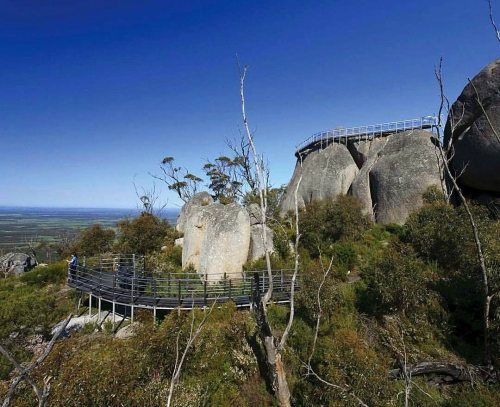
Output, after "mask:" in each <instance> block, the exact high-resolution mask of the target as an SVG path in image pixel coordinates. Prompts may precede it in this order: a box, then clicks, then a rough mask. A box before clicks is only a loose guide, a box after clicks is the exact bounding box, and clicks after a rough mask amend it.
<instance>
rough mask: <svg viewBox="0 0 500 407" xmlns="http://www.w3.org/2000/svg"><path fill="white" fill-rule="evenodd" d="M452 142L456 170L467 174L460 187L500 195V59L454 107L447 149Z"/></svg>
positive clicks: (477, 77)
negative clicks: (498, 193) (499, 193)
mask: <svg viewBox="0 0 500 407" xmlns="http://www.w3.org/2000/svg"><path fill="white" fill-rule="evenodd" d="M479 101H480V103H479ZM450 141H451V142H452V144H453V147H454V154H455V155H454V156H453V159H452V166H453V169H454V170H455V172H456V173H461V172H462V171H463V173H462V175H461V176H460V178H459V180H458V181H459V183H460V184H461V185H462V186H466V187H469V188H473V189H475V190H479V191H489V192H500V59H497V60H495V61H493V62H492V63H490V64H489V65H488V66H486V67H485V68H484V69H483V70H482V71H481V72H479V73H478V74H477V75H476V76H475V77H474V78H473V79H472V81H471V82H470V83H468V84H467V85H466V86H465V88H464V90H463V91H462V93H461V94H460V96H459V97H458V99H457V100H456V102H455V103H453V106H452V108H451V110H450V114H449V115H448V121H447V123H446V128H445V138H444V144H445V146H447V145H448V143H450Z"/></svg>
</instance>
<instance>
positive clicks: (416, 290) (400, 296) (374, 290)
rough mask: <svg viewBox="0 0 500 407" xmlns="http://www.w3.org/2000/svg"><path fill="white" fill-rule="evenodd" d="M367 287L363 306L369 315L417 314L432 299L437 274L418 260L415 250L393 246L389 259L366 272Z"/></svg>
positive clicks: (390, 248) (386, 255)
mask: <svg viewBox="0 0 500 407" xmlns="http://www.w3.org/2000/svg"><path fill="white" fill-rule="evenodd" d="M362 276H363V281H364V283H365V284H366V289H365V291H364V293H363V294H364V297H361V304H362V307H363V309H364V311H365V312H368V313H370V314H372V315H384V314H390V313H395V312H399V311H402V312H404V313H405V314H408V313H413V312H415V311H416V310H418V308H420V307H422V305H424V304H425V303H426V301H427V299H428V298H429V296H430V295H432V292H431V290H430V288H429V287H430V285H431V283H432V281H434V280H435V278H436V273H435V271H434V270H433V269H432V268H431V267H429V266H427V265H426V264H425V263H424V262H422V260H420V259H418V258H417V257H416V256H415V253H414V252H413V250H412V249H411V247H409V246H407V245H404V244H392V245H391V246H389V247H388V248H387V250H386V252H385V256H384V257H383V258H381V259H380V260H378V261H377V262H376V263H374V264H371V265H369V266H367V267H366V268H365V269H364V270H363V271H362Z"/></svg>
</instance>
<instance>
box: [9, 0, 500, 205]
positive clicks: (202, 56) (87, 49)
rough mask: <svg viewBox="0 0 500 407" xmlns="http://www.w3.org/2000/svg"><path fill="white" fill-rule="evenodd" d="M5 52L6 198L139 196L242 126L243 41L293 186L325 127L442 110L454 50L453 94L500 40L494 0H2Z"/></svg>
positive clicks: (273, 142) (253, 87) (270, 148)
mask: <svg viewBox="0 0 500 407" xmlns="http://www.w3.org/2000/svg"><path fill="white" fill-rule="evenodd" d="M494 6H496V10H495V13H496V15H498V18H497V20H500V3H498V4H494ZM0 52H1V54H2V56H3V63H2V66H0V86H1V89H2V92H0V147H1V151H2V160H0V174H2V175H1V177H0V205H2V206H7V205H8V206H25V207H26V206H27V207H52V208H55V207H60V208H68V207H71V208H99V209H103V208H116V209H132V208H134V207H137V203H138V200H137V197H136V195H135V192H134V187H133V183H134V182H135V183H136V184H137V185H139V186H143V187H145V188H148V187H150V186H151V184H152V178H151V177H150V176H149V175H148V173H150V172H153V173H154V172H157V171H158V165H159V163H160V161H161V160H162V158H163V157H165V156H167V155H170V156H174V157H175V158H176V163H178V164H179V165H182V166H184V167H187V168H189V169H190V170H191V171H192V172H194V173H195V174H197V175H201V174H202V171H201V168H202V166H203V162H204V160H206V159H209V158H211V159H213V158H215V157H217V156H219V155H220V154H223V153H225V152H226V151H227V149H226V147H225V140H226V139H232V138H235V137H238V136H239V134H240V130H241V116H240V115H241V113H240V101H239V93H238V92H239V89H238V86H239V77H238V71H237V66H236V58H235V55H236V53H238V55H239V58H240V60H241V61H242V62H243V63H245V64H248V65H249V67H250V69H249V73H248V79H247V82H246V96H247V109H248V112H247V113H248V115H249V121H250V125H251V126H252V129H255V130H256V132H255V137H256V143H257V148H258V150H259V151H260V152H261V153H264V154H265V156H266V158H267V159H268V160H269V162H270V171H271V182H272V183H273V185H282V184H286V183H287V182H288V181H289V179H290V177H291V175H292V172H293V168H294V166H295V157H294V146H295V145H296V144H298V143H299V142H301V141H302V140H304V139H306V138H307V137H309V136H310V135H311V134H313V133H315V132H317V131H321V130H325V129H329V128H334V127H337V126H344V127H349V126H355V125H368V124H374V123H380V122H386V121H393V120H401V119H411V118H417V117H421V116H426V115H429V114H435V113H436V112H437V110H438V104H439V91H438V86H437V83H436V81H435V79H434V67H435V65H436V64H437V63H438V62H439V58H440V57H443V58H444V75H445V87H446V95H447V96H448V98H449V99H450V101H451V102H453V101H454V100H455V99H456V98H457V97H458V95H459V94H460V92H461V91H462V89H463V87H464V86H465V84H466V83H467V78H468V77H473V76H474V75H476V74H477V73H478V72H479V70H481V69H482V68H483V67H484V66H485V65H487V64H488V63H489V62H491V61H492V60H493V59H495V58H497V57H498V43H497V41H496V38H495V35H494V32H493V28H492V27H491V24H490V22H489V16H488V3H487V2H486V1H481V2H477V1H472V0H454V1H451V0H443V1H440V2H435V1H431V0H422V1H419V2H400V1H393V0H384V1H380V2H367V1H365V2H363V1H361V2H356V3H352V2H329V3H328V4H325V2H303V1H298V0H288V1H280V2H278V1H262V0H256V1H254V2H252V3H248V2H244V1H234V0H233V1H228V0H223V1H217V2H215V1H212V0H206V1H180V0H176V1H169V2H161V3H147V4H145V3H138V2H136V1H129V0H122V1H116V0H110V1H108V2H98V1H88V2H67V1H62V0H56V1H53V2H50V4H49V3H43V2H37V1H32V0H29V1H25V2H22V3H21V2H2V3H0ZM157 187H158V188H159V189H160V190H161V193H162V197H161V199H160V200H161V201H162V202H166V203H167V205H168V206H169V207H171V208H172V209H176V208H179V207H180V206H182V202H181V201H180V200H179V199H178V198H177V197H176V196H175V194H174V193H173V192H172V191H168V190H167V188H166V186H163V185H160V184H157Z"/></svg>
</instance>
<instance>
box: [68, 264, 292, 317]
mask: <svg viewBox="0 0 500 407" xmlns="http://www.w3.org/2000/svg"><path fill="white" fill-rule="evenodd" d="M99 263H100V265H96V266H85V265H82V266H77V267H76V268H74V269H68V286H70V287H72V288H75V289H76V290H79V291H81V292H84V293H87V294H88V295H89V310H91V307H92V298H94V299H96V300H97V302H98V308H99V313H100V311H101V309H100V308H101V302H102V301H106V302H108V303H111V304H112V307H113V308H112V309H113V315H114V313H115V307H116V306H117V305H118V306H125V307H130V309H131V316H132V318H133V312H134V309H135V308H143V309H152V310H153V311H154V313H155V317H156V310H172V309H177V308H180V309H184V310H189V309H193V308H196V307H205V306H209V305H210V304H212V303H213V302H214V301H215V302H217V303H224V302H227V301H233V302H234V303H235V304H236V306H237V307H240V308H242V307H250V306H251V304H252V296H253V293H254V292H255V291H256V289H257V286H256V284H257V283H256V281H258V284H259V292H260V293H265V291H266V290H267V289H268V287H269V277H268V273H267V271H246V272H243V273H242V275H241V277H239V278H232V279H230V278H227V276H225V275H224V274H221V275H220V276H211V279H214V278H215V277H218V281H217V282H212V281H207V280H206V279H203V278H202V276H201V275H200V274H197V273H167V274H165V273H164V274H158V275H155V274H154V273H152V272H146V271H144V269H143V265H144V263H141V262H135V265H136V267H135V268H134V263H131V262H128V263H126V264H124V263H123V262H121V261H120V260H118V261H115V262H114V263H110V262H109V261H108V262H99ZM110 264H111V265H110ZM272 274H273V275H272V282H273V297H272V300H273V301H274V302H277V303H287V302H289V301H290V291H291V286H292V275H293V270H273V273H272ZM256 277H257V278H256ZM215 279H217V278H215ZM296 288H298V287H297V285H296ZM262 295H263V294H262Z"/></svg>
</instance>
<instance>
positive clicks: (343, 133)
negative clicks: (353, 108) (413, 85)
mask: <svg viewBox="0 0 500 407" xmlns="http://www.w3.org/2000/svg"><path fill="white" fill-rule="evenodd" d="M438 123H439V121H438V118H437V117H434V116H425V117H421V118H419V119H410V120H400V121H395V122H388V123H381V124H373V125H368V126H358V127H349V128H343V127H341V128H335V129H331V130H326V131H322V132H319V133H315V134H313V135H312V136H311V137H309V138H307V139H306V140H304V141H303V142H302V143H300V144H298V145H297V146H296V153H297V154H298V153H300V152H302V151H304V150H305V149H307V148H308V147H310V146H313V145H317V144H320V146H321V145H322V143H323V144H324V146H325V147H326V146H328V145H329V144H331V143H333V142H342V141H345V142H347V140H352V139H358V140H359V141H362V140H367V139H368V140H371V139H373V138H375V137H382V136H385V135H389V134H393V133H399V132H403V131H408V130H416V129H434V128H436V127H437V125H438Z"/></svg>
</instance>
